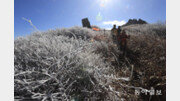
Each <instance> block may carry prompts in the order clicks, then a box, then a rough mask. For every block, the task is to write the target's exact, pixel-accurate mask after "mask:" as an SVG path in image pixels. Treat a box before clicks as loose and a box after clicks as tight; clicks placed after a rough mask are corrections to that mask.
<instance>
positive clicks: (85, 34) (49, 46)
mask: <svg viewBox="0 0 180 101" xmlns="http://www.w3.org/2000/svg"><path fill="white" fill-rule="evenodd" d="M93 34H94V35H96V34H97V33H96V32H94V31H92V30H90V29H87V28H81V27H73V28H69V29H56V30H49V31H46V32H35V33H33V34H32V35H29V36H27V37H21V38H17V39H15V42H14V70H15V71H14V72H15V74H14V80H15V81H14V82H15V83H14V88H15V89H14V93H15V99H24V100H27V99H37V100H70V99H79V100H88V99H91V100H93V99H94V100H107V99H112V98H111V96H110V95H112V93H110V92H109V91H108V89H109V86H106V85H107V84H106V82H107V81H109V80H108V79H107V78H105V75H110V74H112V69H111V68H112V67H110V66H111V65H110V64H109V63H106V62H104V60H103V58H102V56H101V55H100V54H96V52H95V51H97V48H98V47H103V45H102V44H101V42H98V41H94V42H91V41H90V40H88V39H89V38H91V37H93ZM80 36H81V38H80ZM106 48H107V47H106ZM106 50H107V49H106Z"/></svg>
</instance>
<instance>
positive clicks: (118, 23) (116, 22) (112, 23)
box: [103, 20, 126, 26]
mask: <svg viewBox="0 0 180 101" xmlns="http://www.w3.org/2000/svg"><path fill="white" fill-rule="evenodd" d="M125 23H126V21H124V20H122V21H117V20H114V21H104V22H103V24H104V25H114V24H115V25H116V26H122V25H124V24H125Z"/></svg>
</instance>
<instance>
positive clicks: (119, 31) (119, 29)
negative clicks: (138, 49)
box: [117, 26, 121, 35]
mask: <svg viewBox="0 0 180 101" xmlns="http://www.w3.org/2000/svg"><path fill="white" fill-rule="evenodd" d="M117 33H118V35H120V33H121V26H118V29H117Z"/></svg>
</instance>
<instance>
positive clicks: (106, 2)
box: [99, 0, 111, 7]
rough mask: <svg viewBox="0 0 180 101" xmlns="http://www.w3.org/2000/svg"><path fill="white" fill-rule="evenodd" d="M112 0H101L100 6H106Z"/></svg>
mask: <svg viewBox="0 0 180 101" xmlns="http://www.w3.org/2000/svg"><path fill="white" fill-rule="evenodd" d="M110 1H111V0H99V2H100V7H105V6H106V5H107V4H108V3H109V2H110Z"/></svg>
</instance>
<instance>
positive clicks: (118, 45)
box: [117, 26, 121, 50]
mask: <svg viewBox="0 0 180 101" xmlns="http://www.w3.org/2000/svg"><path fill="white" fill-rule="evenodd" d="M120 34H121V26H118V29H117V47H118V49H119V50H120V42H119V40H118V37H120Z"/></svg>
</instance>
